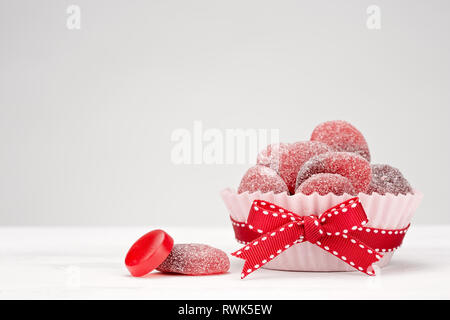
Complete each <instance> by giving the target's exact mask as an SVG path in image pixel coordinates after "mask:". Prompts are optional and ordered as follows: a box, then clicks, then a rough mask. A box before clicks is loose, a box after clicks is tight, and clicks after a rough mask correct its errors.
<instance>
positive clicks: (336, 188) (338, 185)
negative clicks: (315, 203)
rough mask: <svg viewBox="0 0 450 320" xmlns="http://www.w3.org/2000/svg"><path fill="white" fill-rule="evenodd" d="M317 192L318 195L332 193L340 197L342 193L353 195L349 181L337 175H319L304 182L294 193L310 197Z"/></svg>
mask: <svg viewBox="0 0 450 320" xmlns="http://www.w3.org/2000/svg"><path fill="white" fill-rule="evenodd" d="M314 192H317V193H318V194H320V195H322V196H323V195H326V194H328V193H334V194H335V195H338V196H341V195H343V194H344V193H348V194H351V195H355V194H356V193H355V188H353V185H352V184H351V182H350V180H349V179H347V178H346V177H343V176H341V175H339V174H332V173H319V174H315V175H313V176H312V177H311V178H309V179H307V180H306V181H304V182H303V183H302V184H301V185H299V186H298V188H297V190H296V192H295V193H303V194H306V195H310V194H312V193H314Z"/></svg>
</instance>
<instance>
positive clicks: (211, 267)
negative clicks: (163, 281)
mask: <svg viewBox="0 0 450 320" xmlns="http://www.w3.org/2000/svg"><path fill="white" fill-rule="evenodd" d="M228 269H230V260H229V259H228V256H227V254H226V253H225V252H223V251H222V250H220V249H216V248H213V247H211V246H208V245H206V244H197V243H190V244H175V245H174V246H173V249H172V251H171V252H170V254H169V256H168V257H167V258H166V260H164V262H163V263H162V264H160V265H159V266H158V268H157V270H158V271H161V272H167V273H180V274H187V275H207V274H218V273H225V272H227V271H228Z"/></svg>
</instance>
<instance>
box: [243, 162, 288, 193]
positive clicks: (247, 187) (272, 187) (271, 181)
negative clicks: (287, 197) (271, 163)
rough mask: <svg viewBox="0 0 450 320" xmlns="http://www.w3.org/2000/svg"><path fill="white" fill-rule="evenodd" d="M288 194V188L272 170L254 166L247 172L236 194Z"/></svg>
mask: <svg viewBox="0 0 450 320" xmlns="http://www.w3.org/2000/svg"><path fill="white" fill-rule="evenodd" d="M246 191H247V192H250V193H253V192H256V191H261V192H271V191H273V192H274V193H282V192H288V191H289V190H288V187H287V185H286V183H285V182H284V180H283V179H281V177H280V176H279V175H278V174H277V173H276V172H275V171H274V170H272V169H270V168H268V167H265V166H261V165H256V166H253V167H251V168H250V169H248V170H247V172H246V173H245V174H244V177H243V178H242V180H241V183H240V185H239V188H238V193H243V192H246Z"/></svg>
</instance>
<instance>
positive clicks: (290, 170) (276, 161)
mask: <svg viewBox="0 0 450 320" xmlns="http://www.w3.org/2000/svg"><path fill="white" fill-rule="evenodd" d="M274 150H275V151H274ZM329 151H332V149H331V148H330V147H329V146H328V145H326V144H324V143H321V142H317V141H299V142H295V143H292V144H289V145H287V144H279V145H269V146H268V147H267V149H266V150H264V151H263V152H261V153H260V155H259V156H258V163H259V164H263V165H267V164H266V163H267V162H269V165H268V166H269V167H270V168H272V169H274V170H275V171H277V172H278V175H279V176H280V177H281V178H283V180H284V182H286V185H287V187H288V188H289V192H290V193H292V194H293V193H295V182H296V180H297V174H298V171H299V170H300V168H301V167H302V165H303V164H304V163H305V162H306V161H308V160H309V159H310V158H311V157H313V156H316V155H319V154H322V153H325V152H329ZM263 155H270V157H263ZM262 160H264V161H262ZM268 160H269V161H268Z"/></svg>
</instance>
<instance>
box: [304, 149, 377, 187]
mask: <svg viewBox="0 0 450 320" xmlns="http://www.w3.org/2000/svg"><path fill="white" fill-rule="evenodd" d="M371 171H372V170H371V168H370V163H369V162H368V161H367V160H366V159H364V158H363V157H361V156H359V155H358V154H356V153H350V152H328V153H323V154H320V155H318V156H315V157H313V158H311V159H310V160H308V161H307V162H306V163H305V164H304V165H303V166H302V167H301V168H300V170H299V172H298V176H297V185H296V186H297V187H298V186H299V185H301V184H302V183H303V182H304V181H306V180H307V179H309V178H310V177H312V176H313V175H315V174H318V173H336V174H340V175H341V176H344V177H346V178H348V179H349V180H350V182H351V184H352V185H353V187H354V188H355V192H356V193H359V192H365V191H366V190H367V188H368V186H369V183H370V180H371Z"/></svg>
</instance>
